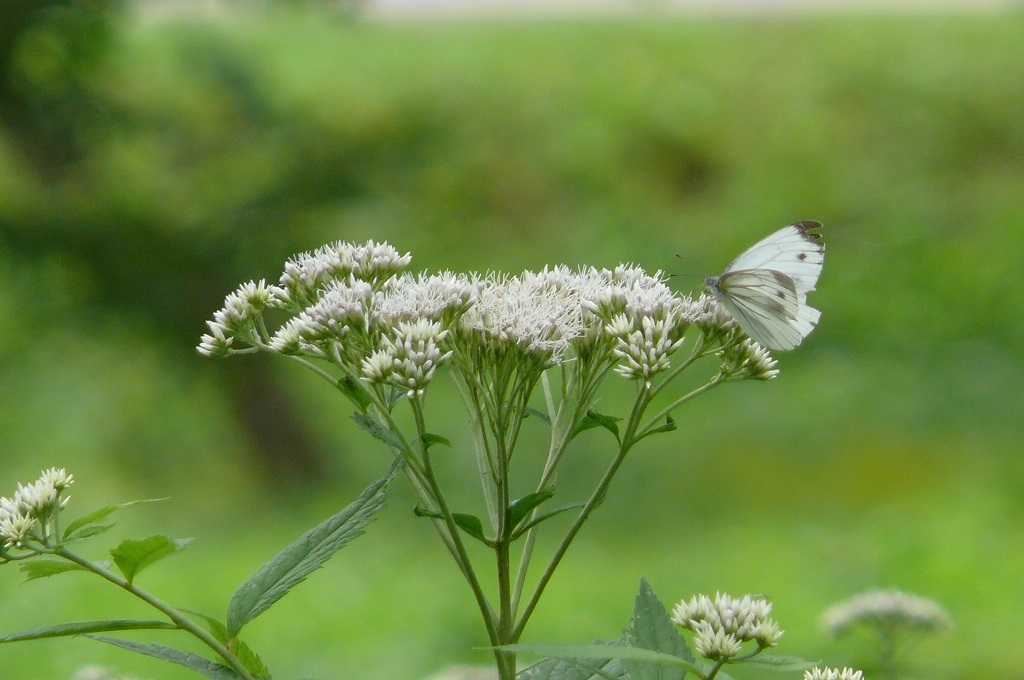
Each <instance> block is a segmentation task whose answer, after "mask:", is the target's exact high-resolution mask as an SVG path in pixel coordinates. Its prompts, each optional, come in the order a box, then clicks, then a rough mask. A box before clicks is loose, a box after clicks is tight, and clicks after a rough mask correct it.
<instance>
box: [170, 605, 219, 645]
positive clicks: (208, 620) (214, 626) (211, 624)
mask: <svg viewBox="0 0 1024 680" xmlns="http://www.w3.org/2000/svg"><path fill="white" fill-rule="evenodd" d="M181 611H183V612H185V613H186V614H190V615H192V616H194V617H196V618H197V619H199V620H200V621H202V622H203V624H204V625H205V627H206V630H208V631H210V635H212V636H213V637H215V638H216V639H217V642H219V643H221V644H222V645H227V644H228V643H229V642H230V641H231V634H230V633H228V627H227V626H225V625H224V624H223V623H221V622H220V621H218V620H217V619H215V618H213V617H212V616H207V615H206V614H203V613H202V612H197V611H194V610H192V609H182V610H181Z"/></svg>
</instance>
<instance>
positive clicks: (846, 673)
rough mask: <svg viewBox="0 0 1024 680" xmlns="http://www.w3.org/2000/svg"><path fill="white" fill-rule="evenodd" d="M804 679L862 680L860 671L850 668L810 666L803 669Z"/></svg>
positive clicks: (862, 674) (862, 676)
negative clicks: (810, 667)
mask: <svg viewBox="0 0 1024 680" xmlns="http://www.w3.org/2000/svg"><path fill="white" fill-rule="evenodd" d="M804 680H864V673H863V672H862V671H855V670H853V669H852V668H843V669H842V670H840V669H838V668H828V667H826V668H818V667H815V668H812V669H811V670H809V671H804Z"/></svg>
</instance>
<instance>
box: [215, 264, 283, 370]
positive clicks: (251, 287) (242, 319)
mask: <svg viewBox="0 0 1024 680" xmlns="http://www.w3.org/2000/svg"><path fill="white" fill-rule="evenodd" d="M283 295H284V291H283V289H281V288H278V287H277V286H268V285H267V282H266V281H264V280H260V281H259V282H258V283H257V282H255V281H249V282H247V283H243V284H242V285H240V286H239V287H238V288H237V289H235V290H234V291H232V292H231V293H228V295H227V296H226V297H225V298H224V306H223V307H221V308H220V309H219V310H217V311H216V312H214V314H213V319H212V320H210V321H207V322H206V325H207V326H209V328H210V332H209V333H207V334H206V335H203V337H202V338H200V340H199V346H198V347H197V348H196V349H197V350H198V351H199V353H200V354H203V355H205V356H208V357H222V356H227V355H229V354H231V352H232V351H233V349H234V348H233V347H232V345H233V343H234V340H235V337H236V336H237V337H241V338H243V339H247V340H251V339H252V338H253V337H254V335H255V329H254V324H255V320H256V318H257V317H258V316H259V315H260V314H262V313H263V311H264V310H265V309H267V308H268V307H280V306H281V305H282V302H281V299H282V297H283Z"/></svg>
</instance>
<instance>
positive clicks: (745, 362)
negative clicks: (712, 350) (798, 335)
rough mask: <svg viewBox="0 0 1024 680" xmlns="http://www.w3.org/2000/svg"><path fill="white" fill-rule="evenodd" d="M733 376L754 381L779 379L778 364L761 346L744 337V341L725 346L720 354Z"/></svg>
mask: <svg viewBox="0 0 1024 680" xmlns="http://www.w3.org/2000/svg"><path fill="white" fill-rule="evenodd" d="M719 356H721V357H722V358H723V359H724V360H725V363H726V364H727V365H729V366H730V370H731V372H732V375H733V376H736V377H739V378H750V379H752V380H772V379H773V378H776V377H778V375H779V369H778V368H777V366H778V362H777V361H775V359H774V358H772V355H771V354H769V353H768V350H766V349H765V348H764V347H762V346H761V345H759V344H757V343H756V342H754V341H753V340H751V339H750V338H748V337H746V336H744V337H743V339H742V340H740V341H739V342H736V343H731V344H728V345H726V346H725V348H724V349H722V351H721V352H719Z"/></svg>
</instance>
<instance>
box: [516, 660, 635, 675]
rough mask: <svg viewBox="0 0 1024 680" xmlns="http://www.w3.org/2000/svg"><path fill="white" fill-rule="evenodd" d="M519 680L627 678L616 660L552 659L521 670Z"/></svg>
mask: <svg viewBox="0 0 1024 680" xmlns="http://www.w3.org/2000/svg"><path fill="white" fill-rule="evenodd" d="M518 678H519V680H598V679H603V680H622V679H625V678H628V676H627V675H626V671H625V670H624V669H623V668H622V664H621V663H620V662H619V660H618V659H600V660H593V661H590V662H587V661H585V660H583V659H559V658H557V657H552V658H548V659H544V660H542V661H538V662H537V663H535V664H533V665H532V666H529V667H528V668H525V669H523V671H522V672H520V674H519V676H518Z"/></svg>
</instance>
